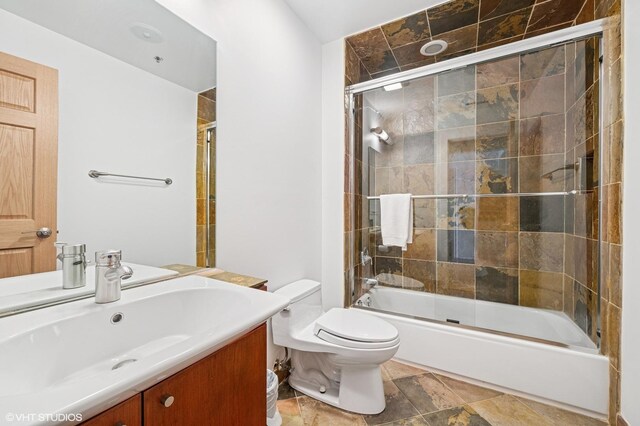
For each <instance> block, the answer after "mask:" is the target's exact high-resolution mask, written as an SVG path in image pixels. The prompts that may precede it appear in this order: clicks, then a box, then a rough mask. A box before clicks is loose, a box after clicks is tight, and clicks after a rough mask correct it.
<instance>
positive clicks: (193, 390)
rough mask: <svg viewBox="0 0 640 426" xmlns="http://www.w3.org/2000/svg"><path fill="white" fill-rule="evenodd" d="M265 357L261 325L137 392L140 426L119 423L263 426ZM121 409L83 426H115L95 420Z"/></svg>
mask: <svg viewBox="0 0 640 426" xmlns="http://www.w3.org/2000/svg"><path fill="white" fill-rule="evenodd" d="M266 359H267V328H266V325H265V324H262V325H261V326H260V327H258V328H256V329H255V330H253V331H251V332H250V333H248V334H246V335H245V336H243V337H241V338H240V339H238V340H236V341H235V342H232V343H230V344H229V345H227V346H225V347H223V348H222V349H220V350H218V351H217V352H215V353H213V354H211V355H209V356H208V357H206V358H204V359H202V360H200V361H198V362H196V363H195V364H193V365H191V366H189V367H187V368H185V369H184V370H182V371H179V372H178V373H176V374H174V375H173V376H171V377H169V378H168V379H165V380H163V381H162V382H160V383H158V384H157V385H155V386H153V387H151V388H149V389H147V390H146V391H144V392H142V394H141V404H140V396H138V397H137V398H138V404H140V407H139V413H140V414H141V417H142V423H140V422H138V423H134V422H133V421H129V422H124V423H122V425H127V426H130V425H140V424H143V425H149V426H165V425H166V426H181V425H184V426H192V425H193V426H196V425H197V426H201V425H202V426H205V425H212V426H215V425H224V426H232V425H238V426H252V425H256V426H258V425H260V426H262V425H264V424H265V423H266V418H267V408H266V406H267V401H266V390H267V384H266ZM132 399H133V398H132ZM132 399H131V400H132ZM131 400H128V401H125V402H124V403H122V404H120V405H123V404H126V403H128V402H129V401H131ZM120 405H118V406H116V407H113V408H112V409H111V410H108V411H107V412H105V413H102V414H100V415H98V416H97V417H94V418H93V419H91V420H89V421H88V422H86V423H84V425H91V426H97V425H100V426H102V425H104V426H115V425H117V424H118V423H114V422H113V419H115V417H114V416H107V417H104V422H103V421H101V420H99V419H101V418H102V417H103V416H106V415H107V414H108V413H110V412H111V411H112V410H116V409H118V408H119V407H120ZM96 421H98V422H96ZM116 422H117V420H116Z"/></svg>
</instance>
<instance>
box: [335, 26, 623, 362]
mask: <svg viewBox="0 0 640 426" xmlns="http://www.w3.org/2000/svg"><path fill="white" fill-rule="evenodd" d="M610 22H612V21H611V20H610V19H607V18H605V19H599V20H595V21H591V22H587V23H585V24H580V25H576V26H573V27H569V28H565V29H561V30H558V31H554V32H551V33H548V34H543V35H540V36H537V37H532V38H530V39H526V40H521V41H516V42H513V43H509V44H507V45H503V46H498V47H494V48H492V49H487V50H484V51H482V52H476V53H470V54H468V55H464V56H461V57H457V58H453V59H449V60H447V61H443V62H437V63H435V64H429V65H425V66H423V67H420V68H415V69H412V70H408V71H403V72H399V73H396V74H393V75H389V76H385V77H380V78H377V79H374V80H369V81H365V82H362V83H357V84H353V85H351V86H347V87H346V88H345V96H346V97H347V99H346V101H347V102H346V104H347V107H348V110H349V111H348V114H347V116H348V123H346V124H347V126H348V130H349V150H350V152H349V153H351V154H352V153H354V152H355V142H356V141H355V133H356V132H355V126H356V124H355V123H356V105H355V96H356V95H359V94H363V93H365V92H369V91H371V90H375V89H380V88H383V87H385V86H388V85H391V84H395V83H403V82H406V81H410V80H415V79H418V78H421V77H428V76H433V75H438V74H441V73H444V72H447V71H453V70H456V69H459V68H464V67H467V66H469V65H477V64H480V63H485V62H490V61H493V60H497V59H501V58H506V57H510V56H515V55H521V54H526V53H528V52H533V51H537V50H540V49H544V48H550V47H554V46H557V45H563V44H566V43H570V42H576V41H579V40H584V39H588V38H591V37H598V40H599V48H600V49H599V52H598V54H599V57H598V58H597V59H598V61H599V72H600V75H599V79H600V84H599V100H598V109H599V113H598V120H599V131H598V151H599V155H598V157H599V158H598V182H599V184H600V185H602V171H603V170H604V169H603V166H604V159H603V156H602V152H603V151H602V148H603V132H604V126H603V123H604V117H603V100H604V99H605V98H604V95H605V91H606V87H605V84H604V82H603V81H602V76H603V75H605V74H604V72H603V71H604V70H603V57H604V55H605V46H607V45H609V44H608V43H605V40H604V39H605V36H606V29H607V27H608V25H610ZM348 168H349V170H348V174H347V175H348V179H349V194H350V196H352V195H353V194H355V193H356V192H355V167H354V161H353V160H351V161H349V162H348ZM601 193H602V191H601V190H600V191H599V195H598V216H599V219H598V245H597V246H598V247H597V256H598V265H597V274H598V295H597V318H596V327H597V342H595V343H596V347H597V350H598V351H600V350H601V347H602V345H601V343H602V342H601V340H602V337H601V325H602V312H601V306H600V305H601V300H600V298H601V294H602V282H603V279H602V273H601V272H602V271H601V263H602V262H601V256H600V251H601V243H602V213H603V202H602V194H601ZM354 206H355V204H354V203H353V202H352V203H351V208H355V207H354ZM353 213H354V212H351V213H350V214H349V215H348V217H349V218H350V226H349V229H355V215H354V214H353ZM348 248H349V252H348V253H347V256H346V260H347V262H348V265H349V266H352V265H354V261H355V259H354V255H355V253H354V248H355V239H354V238H352V239H351V240H350V242H349V244H348ZM345 270H346V271H347V273H348V274H349V279H348V280H347V281H346V282H345V306H352V305H353V304H354V303H355V279H356V277H355V273H354V270H355V266H353V267H351V268H345ZM352 275H353V276H352ZM347 284H348V285H347ZM385 313H386V314H392V315H400V316H403V315H402V314H395V313H389V312H385ZM420 319H421V320H424V321H428V322H437V323H441V324H446V325H448V326H451V327H460V328H467V329H471V330H480V331H483V332H486V333H491V334H498V335H503V336H504V335H507V336H510V337H515V338H518V339H523V340H528V341H535V342H544V343H548V344H551V345H554V346H560V347H566V348H572V349H578V350H583V349H584V348H578V347H573V346H570V345H567V344H564V343H562V342H553V341H542V340H540V339H536V338H533V337H528V336H524V335H519V334H511V333H504V332H501V331H498V330H490V329H484V328H478V327H474V326H469V325H464V324H452V323H448V322H443V321H438V320H434V319H429V318H420Z"/></svg>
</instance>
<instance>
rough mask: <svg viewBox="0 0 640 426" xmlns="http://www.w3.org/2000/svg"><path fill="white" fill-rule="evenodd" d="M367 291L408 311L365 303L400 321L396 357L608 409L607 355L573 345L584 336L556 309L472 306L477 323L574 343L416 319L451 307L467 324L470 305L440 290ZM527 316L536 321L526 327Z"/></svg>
mask: <svg viewBox="0 0 640 426" xmlns="http://www.w3.org/2000/svg"><path fill="white" fill-rule="evenodd" d="M408 296H411V297H410V298H409V297H408ZM370 297H371V300H370V304H371V306H372V307H374V308H376V309H380V310H381V311H382V310H384V311H387V312H401V313H403V314H404V315H405V316H401V315H397V314H388V313H384V312H381V311H371V310H365V309H363V311H364V312H367V313H368V314H370V315H374V316H377V317H379V318H381V319H384V320H385V321H387V322H389V323H391V324H393V325H394V326H395V327H396V328H397V329H398V331H399V332H400V341H401V345H400V349H399V350H398V353H397V354H396V357H397V358H398V359H401V360H404V361H408V362H410V363H415V364H418V365H422V366H426V367H428V368H434V369H437V370H441V371H444V372H448V373H453V374H455V375H458V376H461V377H465V378H468V379H473V380H477V381H481V382H486V383H492V384H494V385H496V386H499V387H501V388H504V389H508V390H509V391H510V392H512V393H513V392H517V393H521V394H525V395H529V396H531V397H532V398H536V399H542V400H545V401H554V402H556V403H557V404H560V405H562V406H564V407H565V408H568V409H573V410H576V409H578V410H579V411H581V412H585V413H590V414H591V415H592V416H598V417H602V416H606V413H607V410H608V400H609V393H608V383H609V361H608V359H607V358H606V357H605V356H602V355H599V354H598V353H597V351H596V350H595V349H594V348H587V347H582V348H580V349H577V347H578V346H577V345H578V344H580V343H583V344H586V343H587V342H586V341H584V340H583V339H581V338H580V337H579V335H578V334H577V333H576V334H574V331H572V330H571V328H570V327H568V326H567V325H566V324H563V322H562V321H558V318H559V316H558V315H555V313H553V312H550V315H545V314H544V310H538V309H533V311H543V312H527V310H528V309H529V308H522V307H517V306H514V307H510V306H502V305H501V304H497V303H492V302H477V301H475V304H476V309H475V311H472V312H474V314H475V318H474V319H475V321H476V323H475V325H476V327H486V328H489V327H493V328H495V325H496V323H497V324H498V325H501V326H502V327H503V328H506V330H505V332H508V333H515V334H524V332H525V331H526V332H529V333H530V334H536V336H535V337H537V338H539V339H545V340H554V339H556V340H560V339H564V340H565V341H567V342H571V343H572V344H573V345H575V346H573V348H568V347H559V346H554V345H551V344H546V343H540V342H537V341H529V340H525V339H520V338H517V337H510V336H507V335H502V334H496V333H490V332H483V331H480V330H474V329H469V328H464V327H458V326H454V325H448V324H445V323H440V322H435V321H425V320H423V319H420V318H437V319H439V320H441V321H446V319H447V317H448V318H450V316H452V315H456V316H458V318H461V323H462V324H464V323H465V322H466V321H470V319H471V318H470V316H469V314H468V313H467V316H460V315H462V314H465V313H466V312H467V310H468V307H466V306H465V304H464V302H466V301H465V300H464V299H460V300H455V299H458V298H453V297H446V296H445V297H444V298H443V296H437V297H438V298H439V299H440V300H439V301H438V303H436V300H435V298H434V295H432V294H429V293H418V292H412V291H407V290H401V289H393V288H380V287H378V288H375V289H374V290H373V291H372V292H371V296H370ZM366 298H367V295H365V296H364V297H363V298H361V299H360V300H362V301H363V303H367V301H366ZM485 304H489V305H485ZM478 306H480V307H478ZM503 307H504V308H514V309H515V310H517V312H516V311H513V312H511V311H510V309H501V308H503ZM430 309H432V310H431V311H430ZM510 313H511V314H517V315H509V314H510ZM472 315H473V314H472ZM532 323H533V324H537V325H538V326H539V329H536V327H535V326H534V327H531V324H532ZM525 327H527V328H525ZM517 330H520V332H518V331H517Z"/></svg>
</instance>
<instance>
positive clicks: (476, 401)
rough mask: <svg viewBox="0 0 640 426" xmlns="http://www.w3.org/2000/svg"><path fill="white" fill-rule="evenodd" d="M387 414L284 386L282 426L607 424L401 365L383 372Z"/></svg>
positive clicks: (394, 364)
mask: <svg viewBox="0 0 640 426" xmlns="http://www.w3.org/2000/svg"><path fill="white" fill-rule="evenodd" d="M382 374H383V379H384V388H385V394H386V399H387V408H386V409H385V410H384V411H383V412H382V413H380V414H378V415H375V416H362V415H359V414H354V413H349V412H346V411H342V410H339V409H337V408H335V407H331V406H329V405H327V404H323V403H322V402H319V401H316V400H314V399H312V398H309V397H308V396H304V395H302V394H300V393H297V392H295V391H294V390H293V389H291V388H290V387H289V386H288V385H287V384H286V383H285V384H282V385H281V386H280V395H279V401H278V409H279V410H280V414H281V415H282V419H283V423H282V424H283V426H342V425H348V426H357V425H363V426H366V425H386V426H391V425H393V426H520V425H523V426H549V425H557V426H572V425H575V426H603V425H606V423H604V422H602V421H600V420H596V419H592V418H589V417H585V416H582V415H579V414H576V413H571V412H569V411H565V410H561V409H559V408H555V407H551V406H548V405H545V404H541V403H539V402H534V401H530V400H527V399H524V398H520V397H515V396H513V395H508V394H503V393H501V392H497V391H494V390H492V389H486V388H482V387H479V386H476V385H473V384H471V383H467V382H463V381H460V380H455V379H452V378H450V377H446V376H442V375H439V374H434V373H431V372H429V371H427V370H422V369H419V368H415V367H411V366H408V365H405V364H402V363H399V362H395V361H389V362H387V363H386V364H384V365H383V367H382Z"/></svg>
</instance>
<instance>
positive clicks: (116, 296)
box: [96, 250, 133, 303]
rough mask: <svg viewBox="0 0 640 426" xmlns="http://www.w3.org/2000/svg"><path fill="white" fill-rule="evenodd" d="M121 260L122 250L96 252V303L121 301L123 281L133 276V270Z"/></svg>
mask: <svg viewBox="0 0 640 426" xmlns="http://www.w3.org/2000/svg"><path fill="white" fill-rule="evenodd" d="M121 260H122V251H121V250H107V251H98V252H96V303H111V302H115V301H116V300H120V291H121V290H122V280H126V279H128V278H131V276H132V275H133V270H132V269H131V268H129V267H128V266H124V265H122V264H121V263H120V261H121Z"/></svg>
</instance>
